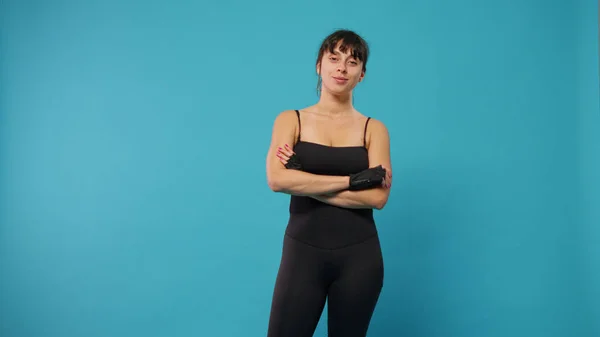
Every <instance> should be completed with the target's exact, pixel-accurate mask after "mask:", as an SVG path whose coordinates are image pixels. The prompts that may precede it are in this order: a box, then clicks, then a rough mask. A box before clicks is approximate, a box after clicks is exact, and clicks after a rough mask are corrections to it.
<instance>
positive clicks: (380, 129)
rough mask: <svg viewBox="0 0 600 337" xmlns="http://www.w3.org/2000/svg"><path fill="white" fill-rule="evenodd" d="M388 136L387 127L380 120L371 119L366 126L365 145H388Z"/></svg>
mask: <svg viewBox="0 0 600 337" xmlns="http://www.w3.org/2000/svg"><path fill="white" fill-rule="evenodd" d="M389 140H390V135H389V131H388V128H387V126H386V125H385V123H384V122H383V121H381V120H378V119H376V118H371V119H370V120H369V124H368V125H367V145H370V144H371V143H372V142H375V143H377V144H381V143H389Z"/></svg>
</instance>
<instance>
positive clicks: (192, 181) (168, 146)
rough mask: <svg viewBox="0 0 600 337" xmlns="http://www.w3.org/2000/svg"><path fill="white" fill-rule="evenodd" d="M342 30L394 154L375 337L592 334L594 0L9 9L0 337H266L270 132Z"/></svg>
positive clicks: (270, 278) (367, 102)
mask: <svg viewBox="0 0 600 337" xmlns="http://www.w3.org/2000/svg"><path fill="white" fill-rule="evenodd" d="M219 2H220V3H219ZM338 28H349V29H353V30H355V31H357V32H358V33H359V34H362V35H363V36H364V37H365V38H366V39H367V41H368V42H369V43H370V45H371V48H372V57H371V59H370V60H369V64H368V71H367V77H366V80H365V81H364V82H363V83H361V84H360V85H359V87H358V88H357V89H356V96H355V104H356V107H357V109H359V110H360V111H362V112H363V113H365V114H367V115H369V116H372V117H374V118H377V119H379V120H381V121H383V122H384V123H386V125H387V126H388V128H389V130H390V134H391V146H392V150H391V151H392V163H393V168H394V187H393V191H392V194H391V196H390V200H389V203H388V205H387V207H386V208H385V209H384V210H383V211H380V212H376V220H377V224H378V228H379V233H380V235H381V242H382V247H383V252H384V258H385V263H386V264H385V268H386V269H385V285H384V289H383V292H382V296H381V300H380V302H379V305H378V307H377V309H376V312H375V315H374V317H373V321H372V325H371V328H370V332H369V336H372V337H377V336H386V337H388V336H411V337H509V336H510V337H521V336H522V337H596V336H599V335H600V323H598V317H600V310H599V307H600V248H598V247H599V246H598V239H599V235H600V226H599V225H600V206H599V205H600V177H599V175H600V113H599V102H598V99H599V97H598V96H599V95H598V34H597V33H598V6H597V2H596V1H591V0H577V1H573V0H562V1H559V0H556V1H547V0H544V1H542V0H507V1H474V0H471V1H468V0H459V1H443V0H428V1H416V0H409V1H391V0H388V1H373V2H372V3H370V4H369V3H367V2H365V1H338V2H334V1H315V0H310V1H306V2H305V3H304V4H301V3H300V2H293V3H290V2H287V3H286V2H278V1H274V0H265V1H231V0H223V1H216V0H213V1H172V2H171V3H170V4H169V3H168V2H166V1H132V0H127V1H116V0H103V1H99V0H96V1H73V0H63V1H56V0H55V1H34V0H29V1H27V0H26V1H16V0H6V1H3V2H2V4H1V5H0V31H1V35H0V47H1V53H0V164H1V165H0V336H2V337H83V336H85V337H133V336H143V337H188V336H206V337H241V336H244V337H261V336H265V335H266V328H267V324H268V315H269V309H270V304H271V295H272V291H273V285H274V282H275V276H276V273H277V268H278V266H279V259H280V256H281V245H282V239H283V232H284V229H285V226H286V222H287V217H288V208H287V207H288V202H289V196H286V195H283V194H276V193H273V192H271V191H270V190H269V189H268V187H267V184H266V175H265V155H266V152H267V148H268V146H269V141H270V136H271V128H272V125H273V120H274V118H275V116H276V115H277V114H278V113H279V112H281V111H283V110H286V109H296V108H302V107H304V106H307V105H310V104H313V103H314V102H315V101H316V99H317V96H316V90H315V88H316V83H317V77H316V74H315V65H314V64H315V57H316V54H317V49H318V47H319V44H320V42H321V40H322V39H323V38H324V37H325V36H326V35H327V34H329V33H331V32H332V31H334V30H335V29H338ZM325 312H326V311H325ZM325 334H326V314H324V315H323V318H322V320H321V322H320V323H319V326H318V329H317V332H316V334H315V336H325Z"/></svg>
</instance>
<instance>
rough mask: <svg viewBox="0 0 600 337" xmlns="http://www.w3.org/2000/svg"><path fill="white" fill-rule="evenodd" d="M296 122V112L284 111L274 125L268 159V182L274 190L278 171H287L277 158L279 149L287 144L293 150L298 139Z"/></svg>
mask: <svg viewBox="0 0 600 337" xmlns="http://www.w3.org/2000/svg"><path fill="white" fill-rule="evenodd" d="M296 121H297V117H296V114H295V111H284V112H281V113H280V114H279V115H277V117H276V118H275V121H274V123H273V130H272V133H271V143H270V145H269V150H268V152H267V158H266V164H267V165H266V169H267V182H268V184H269V187H270V188H271V189H273V190H276V189H277V187H276V184H275V181H274V177H275V174H276V173H277V171H278V170H284V169H286V168H285V166H283V164H282V163H281V162H280V161H279V158H277V155H276V154H277V148H278V147H283V146H284V145H285V144H288V145H289V146H290V147H292V148H293V146H294V144H295V139H296V130H297V122H296Z"/></svg>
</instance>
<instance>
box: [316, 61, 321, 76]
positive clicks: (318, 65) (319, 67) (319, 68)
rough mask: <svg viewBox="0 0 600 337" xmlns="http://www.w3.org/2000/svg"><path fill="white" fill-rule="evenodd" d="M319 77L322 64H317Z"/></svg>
mask: <svg viewBox="0 0 600 337" xmlns="http://www.w3.org/2000/svg"><path fill="white" fill-rule="evenodd" d="M317 75H319V76H320V75H321V62H318V63H317Z"/></svg>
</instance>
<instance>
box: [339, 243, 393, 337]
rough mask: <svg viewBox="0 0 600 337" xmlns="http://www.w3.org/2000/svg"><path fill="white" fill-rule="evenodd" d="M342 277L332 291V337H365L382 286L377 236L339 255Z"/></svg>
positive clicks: (380, 259) (380, 256)
mask: <svg viewBox="0 0 600 337" xmlns="http://www.w3.org/2000/svg"><path fill="white" fill-rule="evenodd" d="M340 260H341V261H343V263H342V264H341V270H340V276H339V278H338V279H337V280H336V281H335V282H334V283H333V284H332V285H331V287H330V288H329V298H328V302H327V309H328V329H329V335H328V336H329V337H355V336H356V337H364V336H366V335H367V330H368V327H369V324H370V322H371V317H372V315H373V312H374V310H375V306H376V305H377V301H378V300H379V294H380V292H381V289H382V287H383V258H382V254H381V248H380V246H379V239H378V238H377V237H375V238H372V239H370V240H367V241H365V242H363V243H361V244H358V245H355V246H352V247H349V248H346V249H344V251H341V252H340Z"/></svg>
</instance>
